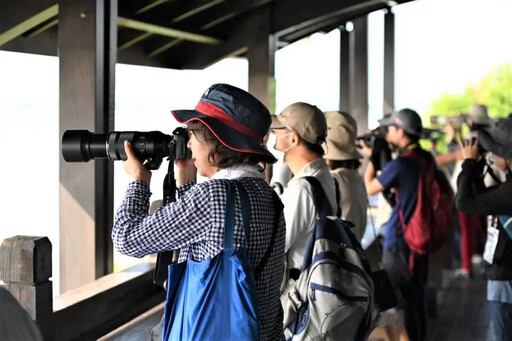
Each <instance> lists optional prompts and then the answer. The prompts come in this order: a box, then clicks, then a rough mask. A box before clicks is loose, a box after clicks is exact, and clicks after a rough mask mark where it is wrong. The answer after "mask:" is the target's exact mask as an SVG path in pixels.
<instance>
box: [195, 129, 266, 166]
mask: <svg viewBox="0 0 512 341" xmlns="http://www.w3.org/2000/svg"><path fill="white" fill-rule="evenodd" d="M187 127H188V129H189V130H190V131H193V132H194V134H196V136H197V137H198V138H199V139H200V140H202V141H204V142H206V143H208V145H209V146H210V150H209V152H208V162H209V163H210V165H211V166H215V167H219V168H228V167H232V166H237V165H257V164H258V163H260V162H263V159H264V156H263V155H259V154H254V153H241V152H237V151H235V150H232V149H229V148H228V147H226V146H225V145H223V144H222V143H221V142H220V141H219V139H218V138H217V137H216V136H215V135H213V133H212V132H211V131H210V129H208V127H207V126H206V125H204V124H203V123H202V122H200V121H192V122H190V123H188V124H187ZM216 156H217V158H216Z"/></svg>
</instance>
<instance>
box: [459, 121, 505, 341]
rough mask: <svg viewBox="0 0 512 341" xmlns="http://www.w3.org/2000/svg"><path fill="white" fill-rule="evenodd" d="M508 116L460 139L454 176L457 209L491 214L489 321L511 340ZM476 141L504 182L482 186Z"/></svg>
mask: <svg viewBox="0 0 512 341" xmlns="http://www.w3.org/2000/svg"><path fill="white" fill-rule="evenodd" d="M511 136H512V116H511V117H509V118H506V119H503V120H501V121H499V122H497V123H494V124H491V125H490V126H489V127H484V128H481V129H479V130H478V138H477V139H473V140H469V141H464V142H461V150H462V155H463V157H464V163H463V164H462V171H461V173H460V174H459V177H458V179H457V187H458V191H457V195H456V205H457V208H458V209H460V210H462V211H465V212H471V213H475V214H480V215H490V216H492V219H491V223H490V224H489V226H488V229H487V231H488V232H487V242H486V245H485V251H484V260H485V261H486V262H487V266H486V269H485V275H486V277H487V279H488V283H487V300H488V301H489V307H490V320H491V325H492V326H493V330H494V333H495V335H496V339H497V340H512V218H511V216H512V138H511ZM479 144H480V145H481V146H482V147H483V149H484V150H487V151H489V152H491V153H492V159H493V161H494V165H495V166H496V167H497V168H498V169H500V170H501V171H504V172H505V173H506V181H505V182H503V183H501V184H499V185H495V186H492V187H487V188H486V187H485V185H484V181H483V173H484V172H483V170H484V167H485V166H486V164H485V159H484V158H482V157H481V153H480V152H479Z"/></svg>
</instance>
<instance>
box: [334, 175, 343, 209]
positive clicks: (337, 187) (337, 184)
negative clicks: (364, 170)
mask: <svg viewBox="0 0 512 341" xmlns="http://www.w3.org/2000/svg"><path fill="white" fill-rule="evenodd" d="M333 179H334V189H335V191H336V203H337V204H338V211H337V212H336V216H337V217H338V218H341V214H342V213H343V212H342V211H341V194H340V183H339V182H338V180H336V178H335V177H333Z"/></svg>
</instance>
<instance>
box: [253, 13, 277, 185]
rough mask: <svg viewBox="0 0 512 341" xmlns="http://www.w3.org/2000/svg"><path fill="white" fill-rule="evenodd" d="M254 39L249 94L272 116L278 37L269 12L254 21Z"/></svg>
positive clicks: (268, 169)
mask: <svg viewBox="0 0 512 341" xmlns="http://www.w3.org/2000/svg"><path fill="white" fill-rule="evenodd" d="M252 21H253V22H252V24H251V25H252V27H254V35H253V39H252V40H251V41H250V43H249V49H248V52H247V59H248V60H249V92H250V93H251V94H253V95H254V96H255V97H256V98H258V99H259V100H260V101H261V102H262V103H263V104H265V106H267V108H268V109H269V110H270V112H271V113H272V114H275V111H276V108H275V106H276V85H275V77H274V76H275V53H276V50H277V37H276V36H275V35H273V34H271V33H270V32H271V27H270V24H271V22H272V21H271V18H270V15H269V13H268V12H264V13H260V15H258V16H255V17H254V18H253V20H252ZM265 174H266V180H267V182H270V179H271V178H272V165H267V167H266V168H265Z"/></svg>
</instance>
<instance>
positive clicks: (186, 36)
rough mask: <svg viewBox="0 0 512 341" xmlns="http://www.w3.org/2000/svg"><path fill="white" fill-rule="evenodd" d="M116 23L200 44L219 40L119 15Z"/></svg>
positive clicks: (213, 42)
mask: <svg viewBox="0 0 512 341" xmlns="http://www.w3.org/2000/svg"><path fill="white" fill-rule="evenodd" d="M117 24H118V25H119V26H120V27H125V28H131V29H133V30H138V31H144V32H148V33H153V34H158V35H161V36H165V37H170V38H176V39H182V40H188V41H192V42H195V43H200V44H212V45H215V44H219V43H220V42H221V41H220V40H219V39H216V38H213V37H208V36H205V35H202V34H196V33H191V32H186V31H181V30H176V29H173V28H168V27H164V26H158V25H153V24H148V23H145V22H141V21H137V20H132V19H127V18H121V17H119V18H118V19H117Z"/></svg>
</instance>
